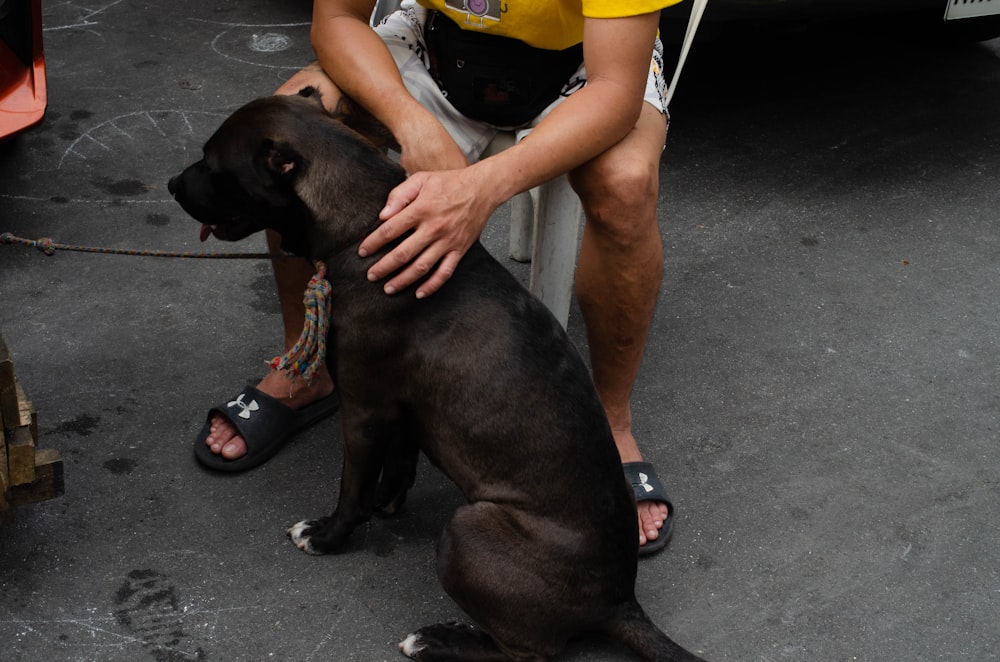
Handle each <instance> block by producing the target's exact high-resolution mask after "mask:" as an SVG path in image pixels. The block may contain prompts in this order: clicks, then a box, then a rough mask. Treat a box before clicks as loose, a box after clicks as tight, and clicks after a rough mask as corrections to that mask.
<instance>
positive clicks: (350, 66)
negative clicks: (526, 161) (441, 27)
mask: <svg viewBox="0 0 1000 662" xmlns="http://www.w3.org/2000/svg"><path fill="white" fill-rule="evenodd" d="M374 6H375V2H374V0H315V2H314V3H313V20H312V31H311V38H312V44H313V50H315V52H316V57H317V59H318V61H319V64H320V66H321V67H322V69H323V71H324V72H326V74H327V75H328V76H329V77H330V79H331V80H333V82H334V84H336V86H337V87H338V88H339V89H340V90H341V92H343V93H344V94H346V95H347V96H348V97H350V98H351V99H352V100H353V101H355V102H357V103H358V104H359V105H361V106H362V107H363V108H365V109H366V110H367V111H368V112H370V113H371V114H372V115H374V116H375V118H376V119H378V120H379V121H380V122H382V123H383V124H384V125H385V126H386V128H388V129H389V131H390V132H392V134H393V136H394V137H395V139H396V141H397V142H398V143H399V145H400V155H401V161H402V165H403V167H404V168H406V169H407V171H409V172H416V171H418V170H438V169H442V168H460V167H463V166H464V165H466V159H465V156H464V154H462V152H461V150H460V149H459V148H458V146H457V145H456V144H455V142H454V141H453V140H452V139H451V137H450V136H449V135H448V133H447V131H445V129H444V127H443V126H442V125H441V123H440V122H439V121H438V120H437V118H435V117H434V116H433V115H432V114H431V113H430V112H429V111H427V110H426V109H425V108H424V107H423V106H421V105H420V104H419V103H418V102H417V100H416V99H414V98H413V97H412V96H411V95H410V94H409V92H407V91H406V88H405V87H404V85H403V80H402V78H401V77H400V75H399V70H398V69H397V67H396V63H395V62H394V61H393V59H392V55H390V53H389V50H388V49H387V48H386V47H385V44H384V43H383V42H382V39H381V38H380V37H379V36H378V35H377V34H376V33H375V31H374V30H372V28H371V26H370V25H369V19H370V17H371V12H372V9H373V8H374Z"/></svg>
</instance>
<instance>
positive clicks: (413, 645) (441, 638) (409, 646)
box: [399, 623, 546, 662]
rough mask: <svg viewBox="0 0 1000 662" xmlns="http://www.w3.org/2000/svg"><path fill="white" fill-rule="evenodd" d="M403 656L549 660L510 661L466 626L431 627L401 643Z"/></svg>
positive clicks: (455, 661)
mask: <svg viewBox="0 0 1000 662" xmlns="http://www.w3.org/2000/svg"><path fill="white" fill-rule="evenodd" d="M399 650H400V651H402V653H403V655H405V656H407V657H408V658H411V659H413V660H418V661H419V662H511V660H523V661H524V662H543V660H545V659H546V658H543V657H538V656H535V655H530V656H529V657H520V656H519V657H511V656H510V655H507V654H506V653H504V652H503V651H501V650H500V649H499V648H497V645H496V644H495V643H494V642H493V639H492V638H490V636H489V635H488V634H486V633H485V632H483V631H482V630H480V629H478V628H475V627H473V626H471V625H466V624H464V623H440V624H438V625H428V626H427V627H423V628H420V629H419V630H417V631H416V632H414V633H413V634H410V635H408V636H407V637H406V639H404V640H403V641H401V642H400V643H399Z"/></svg>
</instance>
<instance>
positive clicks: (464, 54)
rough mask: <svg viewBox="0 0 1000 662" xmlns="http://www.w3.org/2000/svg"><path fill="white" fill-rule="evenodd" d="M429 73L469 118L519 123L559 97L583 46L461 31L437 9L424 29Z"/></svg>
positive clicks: (575, 65) (509, 123)
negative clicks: (556, 47)
mask: <svg viewBox="0 0 1000 662" xmlns="http://www.w3.org/2000/svg"><path fill="white" fill-rule="evenodd" d="M424 38H425V40H426V42H427V51H428V55H429V56H430V63H431V75H432V76H434V79H435V80H436V81H437V84H438V86H440V88H441V90H442V91H443V92H444V93H445V96H446V97H447V98H448V101H449V102H450V103H451V105H453V106H454V107H455V109H456V110H458V111H459V112H460V113H462V114H463V115H465V116H466V117H470V118H472V119H476V120H480V121H483V122H488V123H490V124H493V125H495V126H521V125H522V124H527V123H528V122H530V121H531V120H533V119H534V118H535V117H537V116H538V115H539V113H541V112H542V111H543V110H545V108H546V106H548V105H549V104H550V103H552V102H553V101H555V100H556V98H557V97H558V96H559V94H560V93H561V92H562V90H563V87H564V86H565V85H566V83H567V82H568V81H569V77H570V76H572V75H573V72H574V71H576V70H577V68H578V67H579V66H580V64H581V63H582V62H583V45H582V44H577V45H576V46H571V47H570V48H567V49H566V50H562V51H552V50H547V49H544V48H534V47H532V46H529V45H527V44H525V43H524V42H523V41H519V40H517V39H511V38H509V37H501V36H498V35H492V34H487V33H483V32H479V31H477V30H475V29H473V30H463V29H462V28H460V27H458V25H456V24H455V22H454V21H452V20H450V19H449V18H448V17H447V16H444V15H443V14H440V13H439V12H431V15H430V16H429V17H428V19H427V23H426V27H425V29H424Z"/></svg>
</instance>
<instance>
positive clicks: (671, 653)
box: [605, 600, 705, 662]
mask: <svg viewBox="0 0 1000 662" xmlns="http://www.w3.org/2000/svg"><path fill="white" fill-rule="evenodd" d="M605 630H606V632H607V633H608V634H609V635H610V636H611V637H612V638H614V639H617V640H618V641H620V642H622V643H623V644H625V645H626V646H628V647H629V648H631V649H632V650H634V651H635V652H636V653H638V654H639V655H641V656H642V657H643V659H644V660H648V661H649V662H705V660H703V659H702V658H700V657H698V656H697V655H695V654H694V653H692V652H690V651H688V650H686V649H684V648H682V647H681V646H680V645H678V644H677V643H675V642H674V641H673V640H672V639H671V638H670V637H668V636H667V635H666V634H665V633H664V632H663V631H662V630H660V628H658V627H656V625H654V624H653V621H651V620H650V619H649V616H647V615H646V612H645V611H643V609H642V607H640V606H639V603H638V602H636V601H635V600H632V601H631V602H630V603H627V604H625V605H623V607H622V609H621V611H620V613H619V615H618V618H617V619H615V620H614V621H612V622H610V623H608V624H607V625H606V626H605Z"/></svg>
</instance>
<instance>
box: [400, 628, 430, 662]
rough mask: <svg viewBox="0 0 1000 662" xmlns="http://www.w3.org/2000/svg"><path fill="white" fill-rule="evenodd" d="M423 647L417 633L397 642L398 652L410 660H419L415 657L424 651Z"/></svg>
mask: <svg viewBox="0 0 1000 662" xmlns="http://www.w3.org/2000/svg"><path fill="white" fill-rule="evenodd" d="M425 647H426V646H425V645H424V643H423V642H422V641H421V639H420V634H419V633H417V632H414V633H413V634H409V635H407V636H406V639H403V640H402V641H401V642H399V651H400V652H401V653H402V654H403V655H405V656H406V657H408V658H410V659H412V660H417V659H419V658H418V657H417V656H418V655H420V651H422V650H424V648H425Z"/></svg>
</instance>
